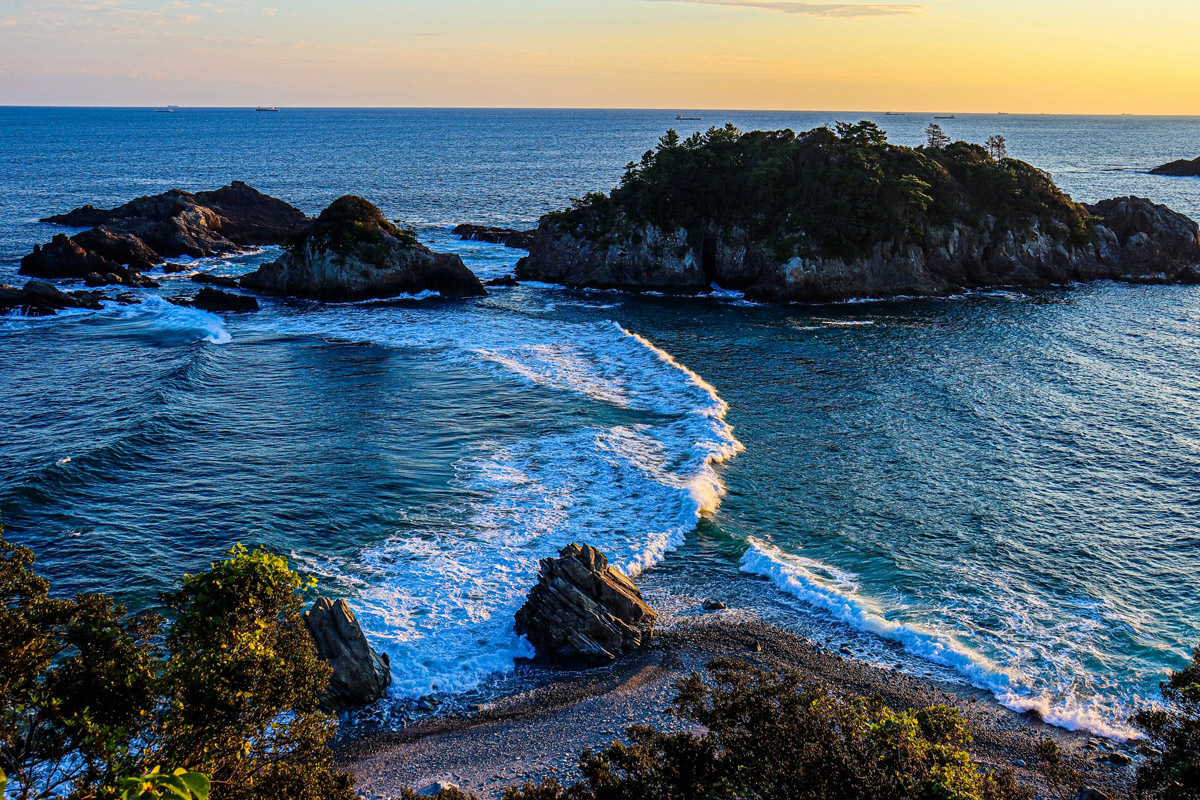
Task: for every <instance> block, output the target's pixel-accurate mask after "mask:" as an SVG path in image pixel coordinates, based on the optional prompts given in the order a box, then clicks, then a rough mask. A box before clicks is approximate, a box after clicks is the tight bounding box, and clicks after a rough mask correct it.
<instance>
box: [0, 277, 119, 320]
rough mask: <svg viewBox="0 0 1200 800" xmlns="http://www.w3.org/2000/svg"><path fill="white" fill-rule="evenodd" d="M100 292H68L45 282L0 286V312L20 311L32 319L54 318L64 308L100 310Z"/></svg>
mask: <svg viewBox="0 0 1200 800" xmlns="http://www.w3.org/2000/svg"><path fill="white" fill-rule="evenodd" d="M101 297H102V295H101V294H100V293H99V292H72V293H70V294H68V293H67V292H64V291H62V290H61V289H58V288H56V287H54V286H52V285H50V284H48V283H46V282H45V281H38V280H33V281H29V282H27V283H26V284H25V285H24V286H21V287H19V288H18V287H16V286H0V312H8V311H14V310H17V311H20V313H22V314H25V315H26V316H30V317H47V316H52V315H54V314H56V313H58V312H59V311H61V310H62V309H64V308H88V309H92V310H99V309H101V308H103V306H101V305H100V299H101Z"/></svg>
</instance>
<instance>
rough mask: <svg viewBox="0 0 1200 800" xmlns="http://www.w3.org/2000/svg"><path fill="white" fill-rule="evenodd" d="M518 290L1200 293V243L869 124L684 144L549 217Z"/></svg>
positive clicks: (1183, 225) (1137, 214) (1196, 233)
mask: <svg viewBox="0 0 1200 800" xmlns="http://www.w3.org/2000/svg"><path fill="white" fill-rule="evenodd" d="M516 275H517V277H518V278H521V279H528V280H538V281H548V282H553V283H560V284H565V285H567V286H575V287H591V288H602V289H612V288H615V289H626V290H634V291H647V290H657V291H667V292H674V293H700V292H706V291H709V290H710V289H711V288H712V287H713V286H720V287H722V288H725V289H735V290H742V291H744V292H745V294H746V296H747V297H748V298H750V299H753V300H759V301H766V302H790V301H800V302H827V301H837V300H844V299H849V298H858V297H873V298H886V297H896V296H903V295H946V294H951V293H956V292H959V291H962V290H964V289H973V288H984V287H989V286H1030V287H1037V286H1051V285H1058V284H1065V283H1070V282H1075V281H1091V280H1098V279H1114V280H1125V281H1137V282H1148V281H1149V282H1164V283H1166V282H1180V281H1183V282H1194V281H1197V280H1200V228H1198V227H1197V225H1196V223H1195V222H1193V221H1192V220H1191V219H1189V218H1188V217H1185V216H1184V215H1182V214H1178V213H1176V212H1174V211H1172V210H1170V209H1168V208H1166V207H1164V206H1160V205H1156V204H1154V203H1152V202H1150V201H1148V200H1143V199H1140V198H1133V197H1130V198H1121V199H1117V200H1107V201H1104V202H1101V203H1098V204H1096V205H1094V206H1085V205H1082V204H1080V203H1076V202H1074V201H1073V200H1071V198H1070V197H1068V196H1067V195H1066V194H1064V193H1063V192H1062V191H1061V190H1060V189H1059V188H1058V187H1057V186H1056V185H1055V184H1054V182H1053V180H1052V179H1051V178H1050V176H1049V175H1047V174H1046V173H1045V172H1042V171H1041V170H1039V169H1037V168H1035V167H1033V166H1030V165H1029V164H1026V163H1024V162H1022V161H1018V160H1015V159H1010V158H1001V159H996V158H994V157H993V156H992V155H991V154H990V153H989V152H988V150H986V149H985V148H984V147H981V146H979V145H975V144H969V143H966V142H955V143H952V144H949V145H947V146H945V147H932V146H931V147H919V148H911V147H902V146H898V145H893V144H890V143H889V142H888V141H887V139H886V136H885V134H884V133H883V131H882V130H880V129H879V128H878V127H877V126H875V125H874V124H872V123H870V122H861V123H858V124H839V125H838V126H837V129H836V130H831V129H828V128H817V129H815V130H811V131H808V132H806V133H801V134H799V135H797V134H795V133H793V132H792V131H790V130H782V131H755V132H752V133H742V132H740V131H738V130H737V129H736V128H734V127H733V126H727V127H725V128H720V129H717V128H714V129H710V130H709V131H708V132H707V133H704V134H695V135H693V136H691V137H689V138H688V139H686V140H681V139H680V138H679V137H678V136H677V135H676V134H675V133H674V131H670V132H668V134H667V135H666V136H664V137H663V138H662V139H661V140H660V141H659V144H658V146H657V148H656V149H654V150H651V151H649V152H647V153H646V154H645V155H644V156H643V157H642V159H641V161H640V162H638V163H634V164H631V165H630V166H629V168H628V169H627V171H626V174H625V176H624V178H623V179H622V181H621V185H620V186H619V187H617V188H616V189H614V190H612V192H610V193H609V194H599V193H594V194H589V195H587V196H586V197H584V198H583V199H581V200H579V201H577V202H576V203H575V204H574V205H573V206H572V207H571V208H569V209H567V210H564V211H559V212H554V213H551V214H548V215H546V216H545V217H543V218H542V220H541V222H540V224H539V226H538V229H537V233H536V235H535V237H534V240H533V241H532V242H531V243H530V253H529V256H528V257H526V258H524V259H522V260H521V261H520V262H519V263H518V265H517V271H516Z"/></svg>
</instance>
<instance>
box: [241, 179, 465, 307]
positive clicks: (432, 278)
mask: <svg viewBox="0 0 1200 800" xmlns="http://www.w3.org/2000/svg"><path fill="white" fill-rule="evenodd" d="M241 285H242V286H243V287H245V288H247V289H252V290H254V291H258V292H263V293H265V294H275V295H285V296H289V297H304V298H309V299H313V300H329V301H347V300H366V299H373V298H385V297H395V296H396V295H401V294H417V293H419V292H423V291H434V292H438V293H439V294H441V295H442V296H443V297H476V296H481V295H485V294H487V292H486V291H485V290H484V288H483V286H482V284H480V283H479V279H478V278H476V277H475V274H474V273H473V272H471V270H469V269H467V267H466V265H465V264H463V262H462V259H461V258H459V257H458V256H456V255H448V254H444V253H434V252H432V251H431V250H430V249H429V248H428V247H425V246H424V245H423V244H421V243H420V242H418V241H417V239H416V237H415V236H414V235H413V233H412V232H411V231H405V230H401V229H400V228H397V227H396V226H395V225H393V224H392V223H391V222H389V221H388V220H387V219H385V218H384V216H383V213H382V212H380V210H379V209H378V208H376V207H375V206H374V205H372V204H371V203H370V202H368V201H366V200H364V199H363V198H361V197H355V196H353V195H346V196H345V197H341V198H338V199H337V200H335V201H334V202H333V203H332V204H331V205H330V206H329V207H328V208H327V209H325V210H324V211H322V212H321V215H320V216H319V217H317V219H316V222H314V223H313V225H312V228H311V229H310V230H309V231H308V232H306V233H305V234H304V235H303V236H300V237H297V238H296V239H294V240H293V241H292V242H291V243H290V244H289V246H288V249H287V251H286V252H285V253H284V254H283V256H282V257H280V258H279V259H278V260H277V261H274V262H272V263H270V264H264V265H263V266H262V267H260V268H259V269H258V270H257V271H255V272H252V273H250V274H249V275H246V276H244V277H243V278H242V280H241Z"/></svg>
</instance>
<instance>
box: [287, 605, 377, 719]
mask: <svg viewBox="0 0 1200 800" xmlns="http://www.w3.org/2000/svg"><path fill="white" fill-rule="evenodd" d="M304 623H305V624H306V625H307V626H308V631H309V633H311V634H312V637H313V641H314V642H315V643H316V645H317V654H318V655H319V656H320V657H321V658H322V659H323V660H325V661H327V662H329V665H330V666H331V667H333V676H332V677H331V678H330V680H329V689H328V690H327V691H326V693H325V694H324V695H323V696H322V698H321V702H322V705H324V706H325V707H326V708H329V709H333V710H340V709H345V708H352V707H354V706H361V705H366V704H368V703H373V702H375V701H376V700H378V699H379V698H380V697H383V695H384V693H385V692H387V688H388V686H390V685H391V683H392V670H391V664H390V663H389V661H388V657H387V654H386V653H383V654H380V653H377V652H375V650H374V649H373V648H372V647H371V645H370V643H368V642H367V638H366V636H364V635H363V632H362V628H361V627H359V624H358V620H356V619H355V618H354V612H353V611H351V610H350V606H348V605H347V604H346V601H345V600H336V601H331V600H328V599H327V598H324V597H319V598H317V600H316V602H314V603H313V605H312V608H310V609H309V610H308V611H306V612H304Z"/></svg>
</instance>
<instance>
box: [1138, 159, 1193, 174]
mask: <svg viewBox="0 0 1200 800" xmlns="http://www.w3.org/2000/svg"><path fill="white" fill-rule="evenodd" d="M1150 174H1151V175H1168V176H1172V177H1176V178H1195V177H1200V158H1193V159H1192V160H1191V161H1188V160H1186V159H1180V160H1178V161H1172V162H1171V163H1170V164H1163V165H1162V166H1161V167H1155V168H1154V169H1152V170H1150Z"/></svg>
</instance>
